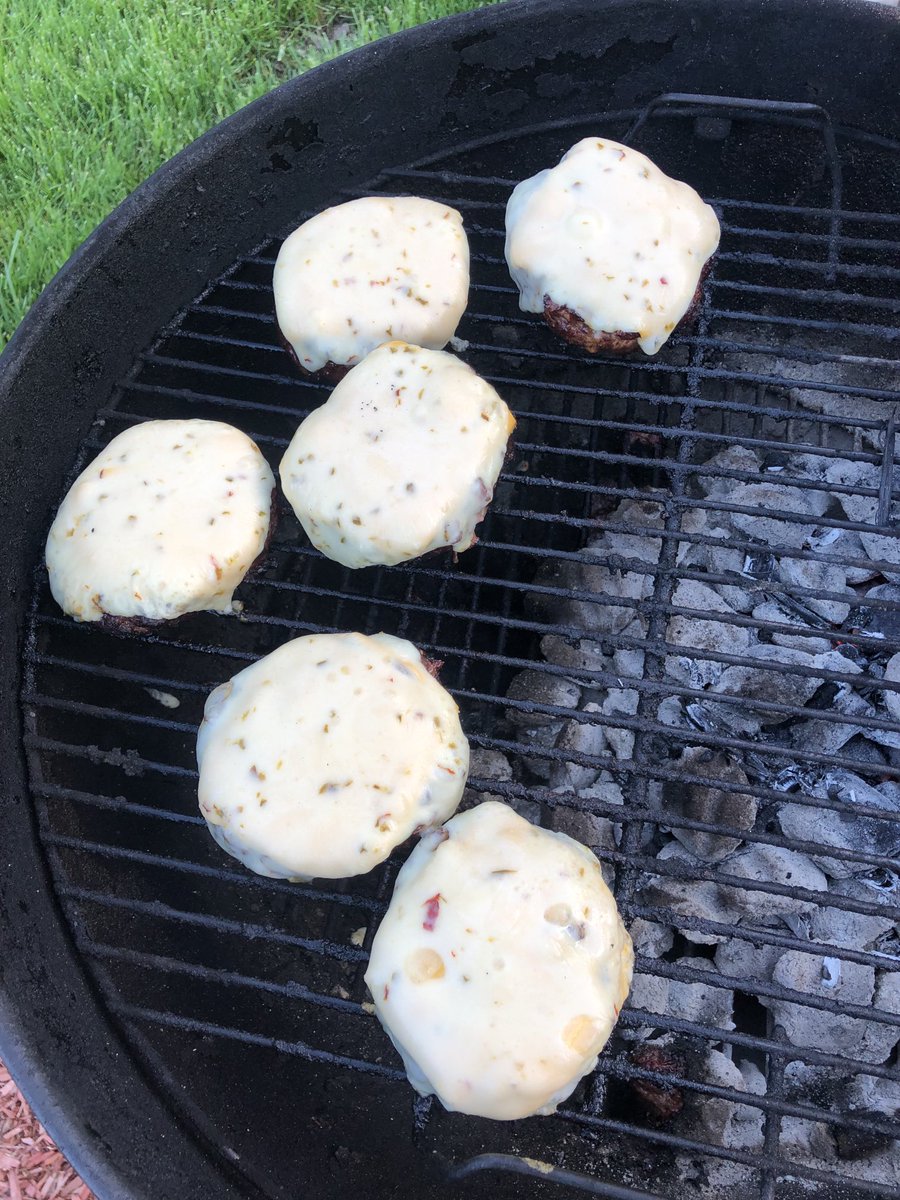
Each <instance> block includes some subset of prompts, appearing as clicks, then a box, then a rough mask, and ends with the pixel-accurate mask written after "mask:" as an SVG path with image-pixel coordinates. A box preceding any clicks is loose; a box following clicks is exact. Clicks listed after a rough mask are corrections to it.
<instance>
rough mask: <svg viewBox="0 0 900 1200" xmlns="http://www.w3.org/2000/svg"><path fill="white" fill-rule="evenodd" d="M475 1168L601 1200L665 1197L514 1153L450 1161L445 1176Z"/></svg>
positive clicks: (661, 1199) (657, 1199) (456, 1175)
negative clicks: (559, 1187)
mask: <svg viewBox="0 0 900 1200" xmlns="http://www.w3.org/2000/svg"><path fill="white" fill-rule="evenodd" d="M479 1171H511V1172H512V1173H513V1174H515V1175H527V1176H530V1177H531V1178H532V1179H540V1180H543V1181H545V1182H548V1183H558V1184H561V1185H562V1186H563V1187H570V1188H576V1189H577V1190H578V1191H581V1192H588V1193H589V1194H590V1195H592V1196H603V1197H604V1198H605V1200H665V1197H664V1196H660V1195H659V1194H658V1193H657V1192H643V1191H635V1189H634V1188H629V1187H618V1186H617V1185H616V1184H614V1183H603V1182H601V1180H599V1179H592V1178H591V1176H590V1175H582V1174H581V1173H580V1172H579V1171H568V1170H566V1168H565V1167H555V1166H553V1164H552V1163H548V1162H541V1161H539V1160H538V1159H536V1158H519V1156H518V1155H516V1154H476V1155H475V1156H474V1157H473V1158H467V1159H466V1160H465V1161H464V1162H461V1163H456V1164H454V1165H453V1166H452V1167H450V1169H449V1171H448V1175H449V1177H450V1179H452V1180H453V1181H458V1180H462V1179H465V1178H467V1177H468V1176H469V1175H474V1174H476V1173H477V1172H479Z"/></svg>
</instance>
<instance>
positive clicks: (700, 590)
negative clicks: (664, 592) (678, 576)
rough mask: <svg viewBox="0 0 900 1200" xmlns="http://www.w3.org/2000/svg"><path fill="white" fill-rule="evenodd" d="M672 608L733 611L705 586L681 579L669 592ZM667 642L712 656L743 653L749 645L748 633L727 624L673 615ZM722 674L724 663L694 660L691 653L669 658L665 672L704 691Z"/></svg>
mask: <svg viewBox="0 0 900 1200" xmlns="http://www.w3.org/2000/svg"><path fill="white" fill-rule="evenodd" d="M671 602H672V605H673V607H676V608H689V609H694V610H696V611H697V612H713V613H721V614H723V615H731V614H733V612H734V609H733V608H732V607H731V606H730V605H729V604H728V603H726V601H725V600H724V599H723V598H722V597H721V596H720V595H719V593H718V592H716V591H714V590H713V588H711V587H707V586H706V584H703V583H698V582H697V581H695V580H693V579H683V580H681V582H680V583H679V584H678V586H677V587H676V588H675V590H674V592H673V593H672V601H671ZM666 641H667V642H668V643H669V644H670V645H673V646H684V647H685V648H686V649H688V650H702V651H706V652H708V653H712V654H743V653H744V651H745V650H746V649H747V647H748V646H749V645H750V631H749V630H748V629H747V628H745V627H744V626H742V625H733V624H731V623H730V622H728V621H705V620H703V619H702V618H699V617H695V616H684V615H680V614H679V615H676V616H672V617H670V618H669V623H668V626H667V628H666ZM724 671H725V664H724V663H722V662H719V661H716V660H715V659H706V658H699V659H698V658H695V657H694V656H693V655H691V654H683V655H677V656H676V655H670V656H669V657H668V658H667V659H666V672H667V673H668V674H669V675H671V676H672V677H673V678H675V679H677V680H678V681H679V682H680V683H684V684H688V685H690V686H691V687H695V688H704V687H707V686H709V685H710V684H713V683H715V682H716V681H717V680H718V679H719V678H720V676H721V675H722V673H723V672H724Z"/></svg>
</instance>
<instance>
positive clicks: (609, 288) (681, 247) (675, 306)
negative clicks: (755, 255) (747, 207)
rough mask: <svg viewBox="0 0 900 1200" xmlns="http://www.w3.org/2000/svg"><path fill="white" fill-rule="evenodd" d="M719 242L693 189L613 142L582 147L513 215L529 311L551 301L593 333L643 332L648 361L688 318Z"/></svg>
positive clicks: (522, 193) (526, 195)
mask: <svg viewBox="0 0 900 1200" xmlns="http://www.w3.org/2000/svg"><path fill="white" fill-rule="evenodd" d="M718 245H719V222H718V219H717V218H716V214H715V213H714V212H713V210H712V208H710V206H709V205H708V204H705V203H704V202H703V200H702V199H701V198H700V197H699V196H698V195H697V193H696V192H695V191H694V189H693V188H692V187H690V186H689V185H688V184H686V183H681V182H680V181H679V180H677V179H670V178H669V176H668V175H665V174H663V172H662V171H661V170H660V169H659V167H657V166H656V165H655V164H654V163H652V162H651V161H650V159H649V158H647V157H646V155H644V154H641V153H640V152H639V151H637V150H632V149H630V148H629V147H628V146H622V145H620V144H619V143H618V142H612V141H610V140H609V139H608V138H585V139H584V140H583V141H580V142H578V143H576V145H574V146H573V147H572V148H571V150H569V151H568V153H567V154H565V155H564V156H563V158H562V159H561V160H560V162H559V164H558V165H557V166H555V167H552V168H549V169H548V170H545V171H540V172H539V173H538V174H537V175H534V176H533V177H532V178H531V179H526V180H524V181H523V182H522V183H520V184H519V185H518V186H517V187H516V188H515V190H514V191H513V193H512V195H511V196H510V199H509V203H508V204H507V208H506V261H507V264H508V266H509V271H510V274H511V275H512V277H513V281H514V282H515V284H516V286H517V287H518V289H519V292H520V301H519V304H520V307H521V308H522V310H523V311H524V312H534V313H542V312H543V311H544V297H545V296H547V297H549V298H550V300H552V301H553V303H554V304H558V305H562V306H564V307H566V308H569V309H571V310H572V312H574V313H576V314H577V315H578V316H579V317H581V318H582V319H583V320H584V321H585V322H586V323H587V324H588V325H589V326H590V328H591V329H592V330H593V331H594V332H595V333H599V332H601V331H604V332H607V333H612V332H615V331H621V332H623V333H637V334H638V335H639V345H640V347H641V349H642V350H644V351H645V352H646V353H647V354H655V353H656V352H657V350H659V349H660V347H661V346H662V345H663V344H664V343H665V342H666V341H667V339H668V338H669V335H670V334H671V333H672V331H673V330H674V328H675V326H676V325H677V324H678V322H679V321H680V320H681V318H682V317H683V316H684V315H685V313H686V312H687V310H688V308H689V307H690V304H691V300H692V299H693V297H694V293H695V291H696V290H697V284H698V282H699V280H700V274H701V272H702V270H703V267H704V265H705V264H706V262H707V260H708V259H709V258H710V257H711V256H712V255H713V254H714V253H715V251H716V248H717V247H718Z"/></svg>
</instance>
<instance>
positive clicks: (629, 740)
mask: <svg viewBox="0 0 900 1200" xmlns="http://www.w3.org/2000/svg"><path fill="white" fill-rule="evenodd" d="M638 699H639V696H638V693H637V692H636V691H635V690H634V689H633V688H622V689H620V688H612V689H611V690H610V691H609V692H608V693H607V695H606V696H605V697H604V699H603V703H602V705H601V706H600V707H601V712H602V713H603V715H604V717H606V718H607V721H606V723H605V724H604V726H603V733H604V737H605V738H606V741H607V743H608V745H609V748H610V749H611V750H612V752H613V754H614V755H615V756H616V758H618V759H628V758H631V756H632V754H633V752H634V731H633V730H631V729H622V728H620V727H619V726H618V725H616V723H615V721H616V717H633V716H634V715H635V713H636V712H637V709H638Z"/></svg>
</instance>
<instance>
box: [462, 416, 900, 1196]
mask: <svg viewBox="0 0 900 1200" xmlns="http://www.w3.org/2000/svg"><path fill="white" fill-rule="evenodd" d="M818 396H819V394H818V393H814V394H813V397H814V398H818ZM793 399H794V403H795V404H796V400H797V399H798V397H796V396H795V397H794V398H793ZM809 399H810V396H809V394H806V395H801V396H799V401H800V404H801V405H802V404H804V402H806V405H807V407H815V405H814V404H812V405H811V404H809ZM654 409H655V412H656V414H657V415H655V416H654V417H652V418H651V420H657V421H658V419H659V418H658V410H657V409H656V408H655V406H654ZM881 413H882V415H884V410H881ZM700 415H701V423H702V418H703V416H704V414H703V413H701V414H700ZM706 415H707V419H708V421H709V424H710V426H711V427H712V428H716V429H720V430H721V427H722V426H721V424H720V423H719V421H718V419H717V418H716V416H715V414H713V415H712V416H710V414H706ZM784 415H785V416H786V417H787V415H788V414H787V413H785V414H784ZM835 415H836V416H837V417H838V418H839V417H840V416H842V415H843V414H842V413H840V412H838V413H837V414H835ZM749 419H750V418H748V421H749ZM798 420H799V421H801V422H802V421H803V417H802V414H801V416H800V417H799V418H798ZM736 424H738V425H739V418H735V419H734V420H733V421H732V422H731V427H732V428H734V426H735V425H736ZM758 424H759V422H758V419H757V422H756V426H755V427H754V428H755V430H756V431H757V432H758ZM656 428H657V429H658V426H656ZM806 428H807V429H810V428H811V429H812V431H813V436H812V437H809V439H808V440H809V445H808V446H799V447H798V446H797V444H796V443H797V442H798V441H799V438H797V431H796V426H795V427H794V428H791V430H790V436H787V437H785V436H784V426H783V425H782V426H780V427H779V428H778V434H779V440H780V441H782V442H783V443H784V444H786V446H787V447H788V448H785V449H781V448H780V446H779V445H778V443H777V441H776V438H775V437H771V438H766V437H759V436H757V437H754V438H751V437H742V438H732V439H731V440H729V439H728V438H727V436H725V434H723V433H722V432H719V433H711V434H709V435H707V436H706V437H704V436H703V435H698V440H697V442H696V444H695V446H694V448H693V451H692V454H693V458H694V460H695V462H696V464H697V465H691V464H690V463H689V462H688V464H687V467H686V469H685V470H684V471H683V473H682V476H681V478H682V480H683V487H682V489H681V494H680V495H677V496H673V494H672V492H671V491H670V490H669V489H668V488H665V487H660V486H654V484H653V483H652V482H651V483H649V484H644V485H643V486H637V487H631V488H629V487H626V488H619V489H607V490H608V491H609V492H610V493H612V494H611V495H610V496H606V495H600V496H599V497H595V499H594V501H593V506H592V509H591V511H590V519H589V520H588V521H587V522H586V523H585V524H586V535H585V538H584V542H583V545H582V547H581V549H580V550H579V551H578V552H577V553H574V554H571V555H570V556H569V557H568V558H562V559H560V558H558V557H553V558H551V559H549V560H547V561H545V562H544V563H543V565H541V566H540V568H539V569H538V571H537V574H536V577H535V581H534V582H535V587H534V591H533V593H532V594H531V596H530V597H529V606H530V613H531V615H532V616H533V617H534V618H536V619H537V620H539V621H541V622H543V623H544V624H546V625H548V626H552V628H553V630H554V632H548V633H546V634H544V636H543V637H542V638H541V641H540V652H541V657H542V658H543V664H541V665H538V666H535V667H533V668H530V669H528V670H524V671H522V672H521V673H519V674H518V675H517V676H516V677H515V678H514V679H513V680H512V683H511V684H510V686H509V688H508V692H507V699H508V705H509V707H508V708H507V711H506V721H507V725H508V738H509V741H508V748H507V750H506V752H505V753H504V752H501V751H499V750H497V749H481V750H476V752H475V755H474V757H473V763H472V776H473V779H474V780H475V781H476V782H475V786H474V787H473V788H472V789H471V796H470V798H471V799H472V800H474V799H476V798H483V796H484V795H485V794H489V792H490V789H491V788H494V789H495V790H496V792H497V793H498V794H500V795H502V796H503V797H504V798H506V799H507V800H509V801H511V802H512V803H514V804H516V805H517V806H518V807H519V808H520V810H522V811H523V812H524V813H525V815H527V816H529V817H531V818H532V819H535V820H540V819H541V811H542V809H543V812H544V820H545V822H546V823H549V824H550V826H551V827H552V828H555V829H559V830H562V831H564V832H566V833H569V834H571V835H572V836H574V837H576V838H579V839H580V840H582V841H584V842H585V843H587V844H588V845H590V846H591V847H592V848H593V849H594V850H595V852H596V853H597V854H598V856H599V857H600V858H601V861H602V862H603V863H604V870H605V872H606V875H607V879H608V881H609V882H610V884H611V885H612V886H613V887H614V888H615V889H616V892H617V895H618V899H619V903H620V906H621V907H622V909H623V912H624V913H625V916H626V919H627V920H628V922H629V925H630V928H631V931H632V934H633V937H634V941H635V948H636V952H637V955H638V958H637V970H636V974H635V980H634V987H633V990H632V994H631V998H630V1001H629V1004H628V1008H627V1009H626V1012H625V1016H624V1018H623V1024H622V1025H620V1028H619V1031H618V1035H617V1040H616V1042H614V1048H613V1049H612V1050H611V1052H610V1053H609V1056H608V1058H607V1059H606V1060H604V1057H603V1056H601V1061H600V1066H599V1071H600V1073H601V1076H603V1077H604V1084H603V1087H602V1089H601V1092H602V1097H601V1099H600V1101H598V1103H599V1104H600V1106H601V1107H602V1108H603V1110H604V1111H606V1112H611V1113H612V1114H613V1115H615V1114H616V1113H617V1112H620V1113H621V1115H622V1116H623V1119H625V1120H627V1121H628V1122H629V1123H631V1124H638V1125H640V1124H643V1125H644V1126H645V1127H646V1128H648V1129H650V1130H652V1129H657V1130H659V1129H664V1130H666V1131H667V1132H668V1133H670V1134H672V1135H674V1136H675V1137H678V1136H683V1137H687V1138H690V1139H694V1140H695V1141H696V1142H701V1143H705V1144H707V1145H709V1146H712V1147H719V1148H721V1149H722V1151H723V1153H724V1155H725V1156H728V1155H730V1159H729V1158H728V1157H723V1158H722V1159H721V1160H719V1161H716V1162H715V1163H713V1164H712V1166H710V1163H709V1162H708V1161H707V1162H705V1163H701V1162H700V1161H699V1160H698V1159H697V1157H696V1155H695V1154H693V1155H692V1154H690V1153H683V1154H680V1155H676V1168H677V1170H678V1172H679V1173H680V1177H681V1179H682V1180H683V1182H684V1183H685V1185H686V1187H687V1188H688V1194H691V1195H704V1196H705V1195H709V1196H712V1195H721V1194H733V1195H740V1194H743V1193H742V1191H741V1189H742V1186H747V1187H748V1189H749V1190H748V1192H747V1194H751V1193H752V1186H751V1180H752V1179H753V1177H754V1173H753V1171H752V1168H751V1167H750V1166H749V1165H744V1164H746V1163H749V1162H750V1161H752V1156H753V1155H754V1154H759V1153H763V1152H764V1151H766V1152H771V1150H772V1147H773V1144H776V1143H775V1141H774V1135H773V1133H772V1132H770V1128H771V1127H772V1126H773V1125H774V1126H776V1128H777V1147H778V1150H777V1153H778V1155H779V1156H780V1158H781V1159H782V1160H787V1161H788V1162H791V1161H793V1162H796V1163H802V1164H804V1165H805V1166H807V1167H809V1168H813V1169H816V1168H817V1169H818V1170H819V1171H821V1172H825V1173H827V1174H828V1177H829V1178H833V1177H834V1176H849V1177H852V1178H853V1179H854V1180H855V1181H859V1180H871V1181H872V1183H873V1184H876V1185H881V1186H882V1187H883V1186H888V1187H890V1186H891V1185H900V1154H898V1142H897V1141H896V1140H895V1138H894V1136H893V1135H895V1134H896V1128H897V1126H896V1120H897V1115H898V1110H900V1073H898V1069H897V1061H898V1059H897V1053H898V1043H900V924H898V916H900V861H898V854H900V538H898V537H897V536H896V534H895V533H893V532H891V531H890V527H891V526H892V525H896V522H897V520H898V518H900V498H898V490H900V476H898V474H897V470H896V466H895V463H894V459H895V457H896V448H895V446H894V434H893V426H892V425H891V426H890V428H889V429H888V431H887V434H885V436H886V437H887V436H889V437H890V444H889V445H887V447H886V446H885V442H884V440H883V439H882V440H881V441H879V438H878V435H877V434H876V433H875V432H874V431H872V430H869V429H860V428H849V427H847V426H843V425H841V424H840V422H839V420H827V421H824V420H823V419H822V418H821V417H820V418H818V419H816V418H813V419H812V423H811V425H808V426H807V427H806ZM626 441H627V443H628V444H627V445H626V446H625V447H624V449H625V450H626V452H627V451H632V452H633V450H634V449H635V446H636V445H639V447H640V453H641V454H643V455H645V456H647V458H648V462H647V468H646V470H643V472H640V471H638V472H634V473H633V474H632V478H633V477H634V474H638V475H639V476H640V474H641V473H642V474H643V476H644V477H645V478H646V477H647V476H648V474H650V475H652V472H653V470H654V461H655V462H656V463H657V464H659V463H660V462H661V461H663V460H666V459H667V458H668V456H669V455H672V446H671V444H670V445H668V446H667V444H666V435H665V432H664V431H663V432H656V433H650V434H646V435H638V440H637V441H636V439H635V437H634V434H633V433H632V434H629V435H627V436H626ZM792 442H794V448H793V449H791V448H790V445H791V443H792ZM816 442H818V444H816ZM683 457H684V456H683ZM523 465H524V466H527V464H523ZM655 477H656V479H659V478H660V473H659V471H658V469H657V471H656V476H655ZM623 492H624V493H625V497H624V498H619V497H620V496H621V495H622V493H623ZM476 794H477V795H476ZM548 814H549V815H548ZM748 1156H750V1157H748ZM817 1186H818V1185H817V1184H815V1183H814V1182H813V1180H811V1179H809V1178H807V1179H806V1180H798V1181H797V1187H798V1194H800V1193H801V1192H802V1194H809V1195H815V1194H817V1192H816V1187H817ZM723 1189H724V1192H723ZM879 1194H880V1193H879Z"/></svg>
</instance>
